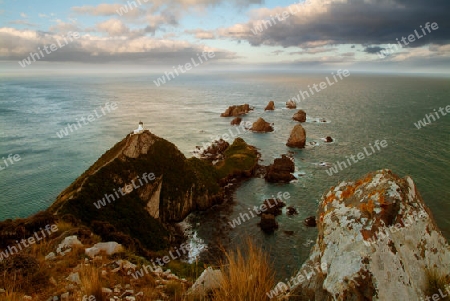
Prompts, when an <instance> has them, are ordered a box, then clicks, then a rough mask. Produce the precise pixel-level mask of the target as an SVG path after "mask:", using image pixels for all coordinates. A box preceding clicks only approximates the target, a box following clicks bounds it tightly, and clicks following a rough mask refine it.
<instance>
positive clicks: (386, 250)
mask: <svg viewBox="0 0 450 301" xmlns="http://www.w3.org/2000/svg"><path fill="white" fill-rule="evenodd" d="M317 226H318V237H317V240H316V243H315V245H314V247H313V248H312V250H311V253H310V257H309V259H308V260H307V261H306V262H305V264H304V265H303V266H302V268H301V269H300V271H299V273H298V274H297V275H296V279H301V280H302V281H297V282H296V283H295V285H294V286H293V287H292V288H291V290H290V292H289V293H284V294H282V296H280V299H279V300H281V299H282V300H326V301H328V300H330V301H331V300H355V301H359V300H361V301H362V300H423V298H424V297H426V296H429V295H430V294H431V295H433V294H438V293H439V292H438V290H437V288H434V289H433V291H431V292H430V291H429V289H430V287H429V285H430V283H433V281H435V280H436V277H437V278H441V279H442V280H443V281H444V284H446V283H448V281H449V279H450V278H449V277H450V275H449V271H450V248H449V245H448V243H447V241H446V239H445V238H444V237H443V236H442V234H441V232H440V230H439V229H438V227H437V226H436V223H435V221H434V219H433V217H432V215H431V212H430V210H429V209H428V208H427V206H426V205H425V204H424V202H423V200H422V198H421V196H420V194H419V192H418V191H417V188H416V185H415V184H414V182H413V180H412V179H411V178H410V177H405V178H404V179H402V178H399V177H398V176H396V175H394V174H393V173H392V172H391V171H390V170H380V171H377V172H374V173H370V174H368V175H366V176H365V177H363V178H362V179H360V180H358V181H356V182H342V183H341V184H339V185H338V186H337V187H332V188H331V189H330V191H328V193H326V194H325V195H324V196H323V197H322V199H321V202H320V204H319V210H318V221H317ZM315 265H320V266H323V265H325V266H326V267H327V268H325V269H321V270H320V271H319V270H317V271H315V272H314V273H308V274H310V277H307V278H305V277H300V276H301V274H302V273H303V274H304V272H305V271H308V268H309V269H310V267H312V266H315ZM433 275H437V276H433ZM445 281H446V282H445ZM440 289H441V290H442V291H443V292H445V290H444V289H445V287H443V286H442V287H441V288H440ZM434 290H435V291H434Z"/></svg>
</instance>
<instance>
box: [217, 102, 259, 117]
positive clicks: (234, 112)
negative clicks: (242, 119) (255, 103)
mask: <svg viewBox="0 0 450 301" xmlns="http://www.w3.org/2000/svg"><path fill="white" fill-rule="evenodd" d="M250 110H252V109H251V108H250V106H249V105H248V104H247V103H246V104H243V105H238V106H230V107H228V109H226V110H225V112H224V113H222V114H221V115H220V117H236V116H239V115H244V114H247V113H248V112H250Z"/></svg>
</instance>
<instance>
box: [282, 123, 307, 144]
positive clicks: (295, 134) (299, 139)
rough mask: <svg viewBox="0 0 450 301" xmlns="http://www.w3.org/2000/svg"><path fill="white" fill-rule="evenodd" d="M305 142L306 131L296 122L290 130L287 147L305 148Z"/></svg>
mask: <svg viewBox="0 0 450 301" xmlns="http://www.w3.org/2000/svg"><path fill="white" fill-rule="evenodd" d="M305 144H306V131H305V129H304V128H303V127H302V126H301V125H300V124H296V125H295V126H294V128H293V129H292V131H291V135H290V136H289V139H288V141H287V143H286V145H287V146H289V147H297V148H305Z"/></svg>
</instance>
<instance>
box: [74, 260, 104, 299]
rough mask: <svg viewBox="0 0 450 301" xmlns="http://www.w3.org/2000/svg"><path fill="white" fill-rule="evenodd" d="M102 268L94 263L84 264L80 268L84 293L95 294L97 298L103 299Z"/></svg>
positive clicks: (86, 294)
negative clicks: (93, 264)
mask: <svg viewBox="0 0 450 301" xmlns="http://www.w3.org/2000/svg"><path fill="white" fill-rule="evenodd" d="M100 272H101V271H100V269H99V268H97V267H95V266H92V265H82V266H81V269H80V280H81V288H82V290H83V295H85V296H94V297H95V300H97V301H103V300H106V299H105V298H103V294H102V287H103V286H102V281H101V276H100Z"/></svg>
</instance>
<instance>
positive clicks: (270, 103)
mask: <svg viewBox="0 0 450 301" xmlns="http://www.w3.org/2000/svg"><path fill="white" fill-rule="evenodd" d="M273 110H275V103H274V102H273V100H271V101H269V103H268V104H267V106H266V108H265V109H264V111H273Z"/></svg>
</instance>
